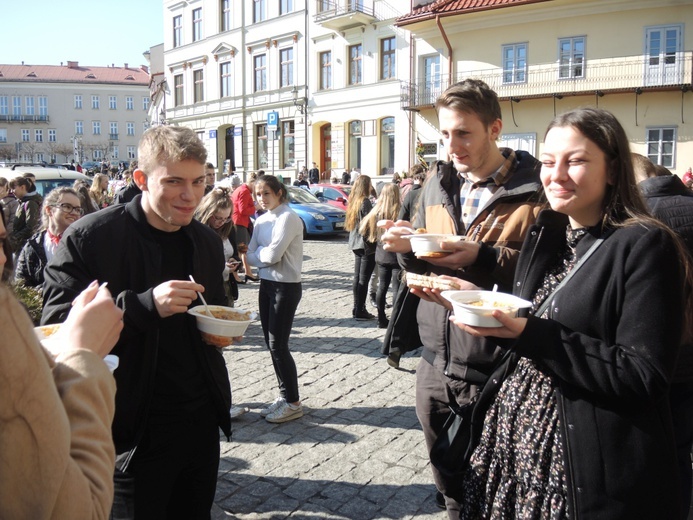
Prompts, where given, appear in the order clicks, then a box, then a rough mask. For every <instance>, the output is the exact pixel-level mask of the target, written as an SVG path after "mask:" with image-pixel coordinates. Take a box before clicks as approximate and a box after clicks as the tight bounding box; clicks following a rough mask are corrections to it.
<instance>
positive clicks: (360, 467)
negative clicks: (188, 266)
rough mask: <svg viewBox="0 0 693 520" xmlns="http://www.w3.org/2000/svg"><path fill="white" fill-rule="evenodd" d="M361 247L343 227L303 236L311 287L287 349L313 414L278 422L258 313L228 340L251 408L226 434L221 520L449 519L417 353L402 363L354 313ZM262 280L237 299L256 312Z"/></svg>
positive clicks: (241, 398) (240, 400)
mask: <svg viewBox="0 0 693 520" xmlns="http://www.w3.org/2000/svg"><path fill="white" fill-rule="evenodd" d="M353 261H354V259H353V254H352V253H351V252H350V251H349V249H348V247H347V245H346V238H345V237H338V238H327V239H320V240H312V239H309V240H306V241H305V242H304V266H303V267H304V269H303V271H304V275H303V276H304V278H303V297H302V300H301V303H300V305H299V308H298V311H297V314H296V318H295V320H294V326H293V329H292V335H291V339H290V342H289V344H290V348H291V351H292V353H293V356H294V360H295V362H296V367H297V372H298V374H299V392H300V394H301V398H302V401H303V405H304V416H303V417H302V418H300V419H298V420H296V421H291V422H288V423H284V424H270V423H268V422H267V421H265V420H264V419H263V418H262V417H260V415H259V411H260V409H261V408H263V407H264V406H266V405H267V404H269V403H270V402H272V401H273V400H274V399H275V397H276V396H277V395H278V390H277V382H276V376H275V374H274V370H273V368H272V362H271V359H270V356H269V352H268V350H267V347H266V346H265V344H264V339H263V336H262V330H261V328H260V324H259V322H257V323H254V324H252V325H251V327H249V329H248V331H247V334H246V336H245V338H244V340H243V342H242V343H241V344H238V345H232V346H231V347H229V348H227V349H224V351H223V356H224V359H225V360H226V363H227V368H228V371H229V377H230V380H231V385H232V389H233V401H234V405H243V406H248V407H249V408H250V409H251V411H250V412H249V413H247V414H245V415H243V416H241V417H239V418H237V419H235V420H234V421H233V436H232V438H231V441H230V442H226V439H225V438H222V443H221V453H222V455H221V460H220V463H219V478H218V481H217V493H216V496H215V505H214V508H213V510H212V514H211V517H212V519H213V520H222V519H224V520H229V519H233V520H236V519H237V520H279V519H287V518H290V519H292V520H297V519H298V520H332V519H334V520H370V519H398V520H408V519H412V518H415V519H416V520H445V519H446V518H447V515H446V514H445V513H444V512H442V511H441V510H440V509H438V508H437V507H436V505H435V502H434V495H435V487H434V486H433V484H432V476H431V472H430V468H429V462H428V458H427V452H426V447H425V443H424V440H423V434H422V433H421V428H420V426H419V424H418V421H417V419H416V413H415V409H414V389H415V378H416V375H415V370H416V366H417V364H418V362H419V355H420V354H419V352H414V353H408V354H407V355H406V356H405V357H403V358H402V360H401V361H400V365H401V367H402V370H394V369H392V368H390V367H389V366H388V365H387V363H386V362H385V360H384V358H383V356H382V355H381V354H380V349H381V345H382V338H383V336H384V333H385V331H384V330H383V329H378V328H377V327H376V321H366V322H357V321H355V320H353V319H352V318H351V308H352V295H351V279H352V276H353ZM258 288H259V284H256V283H253V284H245V285H241V286H240V298H239V301H238V302H237V307H240V308H243V309H249V310H257V291H258Z"/></svg>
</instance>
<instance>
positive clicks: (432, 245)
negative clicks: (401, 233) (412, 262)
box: [404, 230, 462, 258]
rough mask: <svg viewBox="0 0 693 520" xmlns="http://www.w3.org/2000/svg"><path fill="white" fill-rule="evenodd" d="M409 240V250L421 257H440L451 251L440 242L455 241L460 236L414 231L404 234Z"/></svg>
mask: <svg viewBox="0 0 693 520" xmlns="http://www.w3.org/2000/svg"><path fill="white" fill-rule="evenodd" d="M404 238H408V239H409V241H410V242H411V250H412V251H413V252H414V254H415V255H416V256H418V257H422V258H441V257H443V256H447V255H449V254H450V253H452V252H453V251H448V250H446V249H443V248H441V247H440V243H441V242H456V241H458V240H460V239H462V237H460V236H458V235H449V234H436V233H418V230H417V232H416V233H414V234H412V235H405V237H404Z"/></svg>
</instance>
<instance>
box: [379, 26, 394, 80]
mask: <svg viewBox="0 0 693 520" xmlns="http://www.w3.org/2000/svg"><path fill="white" fill-rule="evenodd" d="M396 49H397V47H396V41H395V37H394V36H392V37H390V38H383V39H382V40H380V79H395V78H396V74H397V70H396V67H395V50H396Z"/></svg>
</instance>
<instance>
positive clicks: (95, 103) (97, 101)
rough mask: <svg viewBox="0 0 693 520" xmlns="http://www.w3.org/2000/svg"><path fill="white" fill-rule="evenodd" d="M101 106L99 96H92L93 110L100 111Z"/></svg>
mask: <svg viewBox="0 0 693 520" xmlns="http://www.w3.org/2000/svg"><path fill="white" fill-rule="evenodd" d="M100 105H101V100H100V99H99V96H92V97H91V108H92V109H93V110H98V109H99V106H100Z"/></svg>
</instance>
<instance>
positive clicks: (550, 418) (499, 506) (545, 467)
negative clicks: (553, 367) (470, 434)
mask: <svg viewBox="0 0 693 520" xmlns="http://www.w3.org/2000/svg"><path fill="white" fill-rule="evenodd" d="M464 490H465V497H464V500H463V502H462V504H461V508H460V518H461V519H464V520H478V519H514V518H518V519H520V518H521V519H523V520H534V519H551V520H558V519H564V518H568V503H567V498H566V497H567V494H568V489H567V485H566V480H565V470H564V465H563V445H562V444H561V433H560V428H559V418H558V409H557V405H556V386H555V385H554V383H553V381H552V380H551V378H550V377H549V376H548V375H546V374H544V373H542V372H540V371H539V370H538V369H537V367H536V366H535V365H534V363H533V362H532V361H530V360H528V359H527V358H522V359H521V360H520V361H519V363H518V365H517V367H516V369H515V371H514V372H513V374H512V375H511V376H510V377H509V378H508V379H507V380H506V381H505V382H504V383H503V384H502V386H501V389H500V391H499V393H498V395H497V396H496V399H495V401H494V403H493V404H492V405H491V408H490V409H489V411H488V412H487V414H486V418H485V421H484V428H483V433H482V436H481V440H480V442H479V445H478V446H477V448H476V449H475V450H474V453H473V455H472V457H471V460H470V463H469V468H468V469H467V471H466V474H465V477H464Z"/></svg>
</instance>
